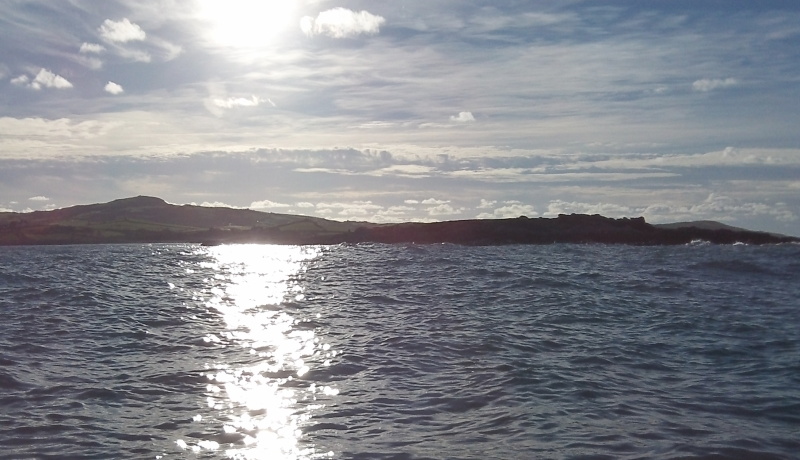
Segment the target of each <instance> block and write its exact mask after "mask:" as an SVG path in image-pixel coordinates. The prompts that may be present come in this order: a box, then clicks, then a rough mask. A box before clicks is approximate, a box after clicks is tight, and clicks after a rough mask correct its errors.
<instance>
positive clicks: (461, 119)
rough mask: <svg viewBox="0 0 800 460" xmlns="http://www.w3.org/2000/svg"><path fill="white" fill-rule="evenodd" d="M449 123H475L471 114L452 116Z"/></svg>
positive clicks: (463, 113)
mask: <svg viewBox="0 0 800 460" xmlns="http://www.w3.org/2000/svg"><path fill="white" fill-rule="evenodd" d="M450 121H456V122H458V123H469V122H472V121H475V117H473V116H472V112H458V115H453V116H451V117H450Z"/></svg>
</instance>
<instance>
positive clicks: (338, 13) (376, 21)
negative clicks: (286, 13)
mask: <svg viewBox="0 0 800 460" xmlns="http://www.w3.org/2000/svg"><path fill="white" fill-rule="evenodd" d="M384 22H386V19H384V18H383V17H381V16H377V15H374V14H371V13H369V12H367V11H358V12H356V11H353V10H348V9H347V8H333V9H330V10H327V11H323V12H321V13H319V14H318V15H317V17H316V18H312V17H311V16H305V17H303V18H302V19H301V20H300V29H301V30H302V31H303V32H304V33H305V34H306V35H308V36H309V37H311V36H313V35H327V36H329V37H333V38H347V37H354V36H357V35H362V34H364V35H375V34H377V33H378V32H380V28H381V25H382V24H383V23H384Z"/></svg>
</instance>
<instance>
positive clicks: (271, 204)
mask: <svg viewBox="0 0 800 460" xmlns="http://www.w3.org/2000/svg"><path fill="white" fill-rule="evenodd" d="M291 206H292V205H290V204H286V203H278V202H275V201H271V200H261V201H253V202H252V203H250V206H249V208H250V209H256V210H259V209H277V208H290V207H291Z"/></svg>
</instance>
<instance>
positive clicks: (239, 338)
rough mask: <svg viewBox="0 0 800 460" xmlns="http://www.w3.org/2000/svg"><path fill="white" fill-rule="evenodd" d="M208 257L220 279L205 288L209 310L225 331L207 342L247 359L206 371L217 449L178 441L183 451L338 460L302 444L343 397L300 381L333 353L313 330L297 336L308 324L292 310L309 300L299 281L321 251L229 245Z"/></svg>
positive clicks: (211, 251) (210, 442) (210, 366)
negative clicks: (320, 414)
mask: <svg viewBox="0 0 800 460" xmlns="http://www.w3.org/2000/svg"><path fill="white" fill-rule="evenodd" d="M203 251H207V254H208V255H209V256H210V258H211V259H212V261H211V262H205V263H203V267H204V268H205V269H211V270H213V271H214V276H213V279H210V278H209V279H206V280H205V281H206V283H207V284H208V286H209V287H208V294H209V295H208V296H207V297H206V301H205V304H206V306H207V307H208V308H209V309H210V310H212V311H216V312H218V313H219V314H220V317H221V320H222V323H223V324H224V329H221V330H220V331H219V332H218V333H217V334H208V335H206V336H205V337H204V338H203V340H204V341H205V342H209V343H213V344H215V345H218V346H224V347H238V348H240V349H242V352H243V353H242V355H243V356H245V359H241V358H239V359H238V362H234V363H231V362H226V361H225V359H226V358H224V357H223V358H221V359H220V360H219V361H216V362H211V363H206V365H205V367H206V369H207V373H206V377H207V378H208V385H207V387H206V400H207V404H208V407H209V408H210V409H212V410H213V411H214V412H215V414H216V416H217V418H218V419H219V421H220V423H221V424H222V426H221V427H220V429H221V431H222V433H221V434H220V435H219V436H217V437H216V438H215V439H218V441H217V440H210V439H209V440H203V441H200V442H198V443H197V444H196V445H189V444H187V443H186V442H185V441H183V440H179V441H177V443H178V445H179V446H180V447H181V448H183V449H190V450H194V451H196V452H199V451H201V450H220V451H224V453H225V455H226V456H227V457H228V458H235V459H310V458H327V457H332V456H333V453H332V452H327V453H317V452H316V451H315V448H314V446H313V444H311V443H309V442H305V443H303V442H301V440H302V437H303V431H302V429H303V427H305V426H308V425H310V424H311V418H312V415H313V412H314V411H315V410H317V409H319V408H320V407H323V404H322V403H323V400H324V399H326V398H329V397H331V396H335V395H336V394H337V393H338V390H336V389H335V388H332V387H330V386H326V385H320V384H319V383H317V382H313V381H309V380H307V379H303V378H302V377H303V376H304V375H307V373H308V372H309V371H310V370H311V368H312V366H317V365H321V366H324V365H328V364H329V359H330V358H331V357H332V356H335V351H333V350H331V349H330V345H329V344H326V343H323V342H322V339H321V338H320V337H318V336H317V334H316V332H315V331H314V330H309V329H305V328H302V329H301V328H298V327H297V325H298V322H300V321H301V320H303V319H304V318H298V317H296V315H295V314H292V313H291V312H289V311H287V310H288V309H287V305H286V302H293V303H295V304H297V303H300V302H303V301H304V300H305V297H304V294H303V288H302V285H301V284H300V283H299V279H300V278H301V277H302V275H303V273H304V272H305V270H306V269H307V267H308V265H309V263H310V262H311V261H312V260H314V259H315V258H317V257H320V256H321V255H322V252H323V251H322V249H321V248H315V247H299V246H269V245H230V246H218V247H213V248H204V249H203ZM317 316H319V315H317ZM248 355H249V357H248ZM224 356H228V355H224ZM243 363H246V364H244V365H243ZM318 397H319V398H320V400H319V401H318V400H317V398H318ZM201 418H202V417H201V416H200V415H198V416H197V417H196V419H195V420H196V421H198V420H199V419H201Z"/></svg>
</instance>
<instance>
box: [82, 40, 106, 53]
mask: <svg viewBox="0 0 800 460" xmlns="http://www.w3.org/2000/svg"><path fill="white" fill-rule="evenodd" d="M105 50H106V47H105V46H103V45H100V44H97V43H86V42H84V43H83V44H82V45H81V50H80V52H81V54H89V53H93V54H100V53H102V52H103V51H105Z"/></svg>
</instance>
